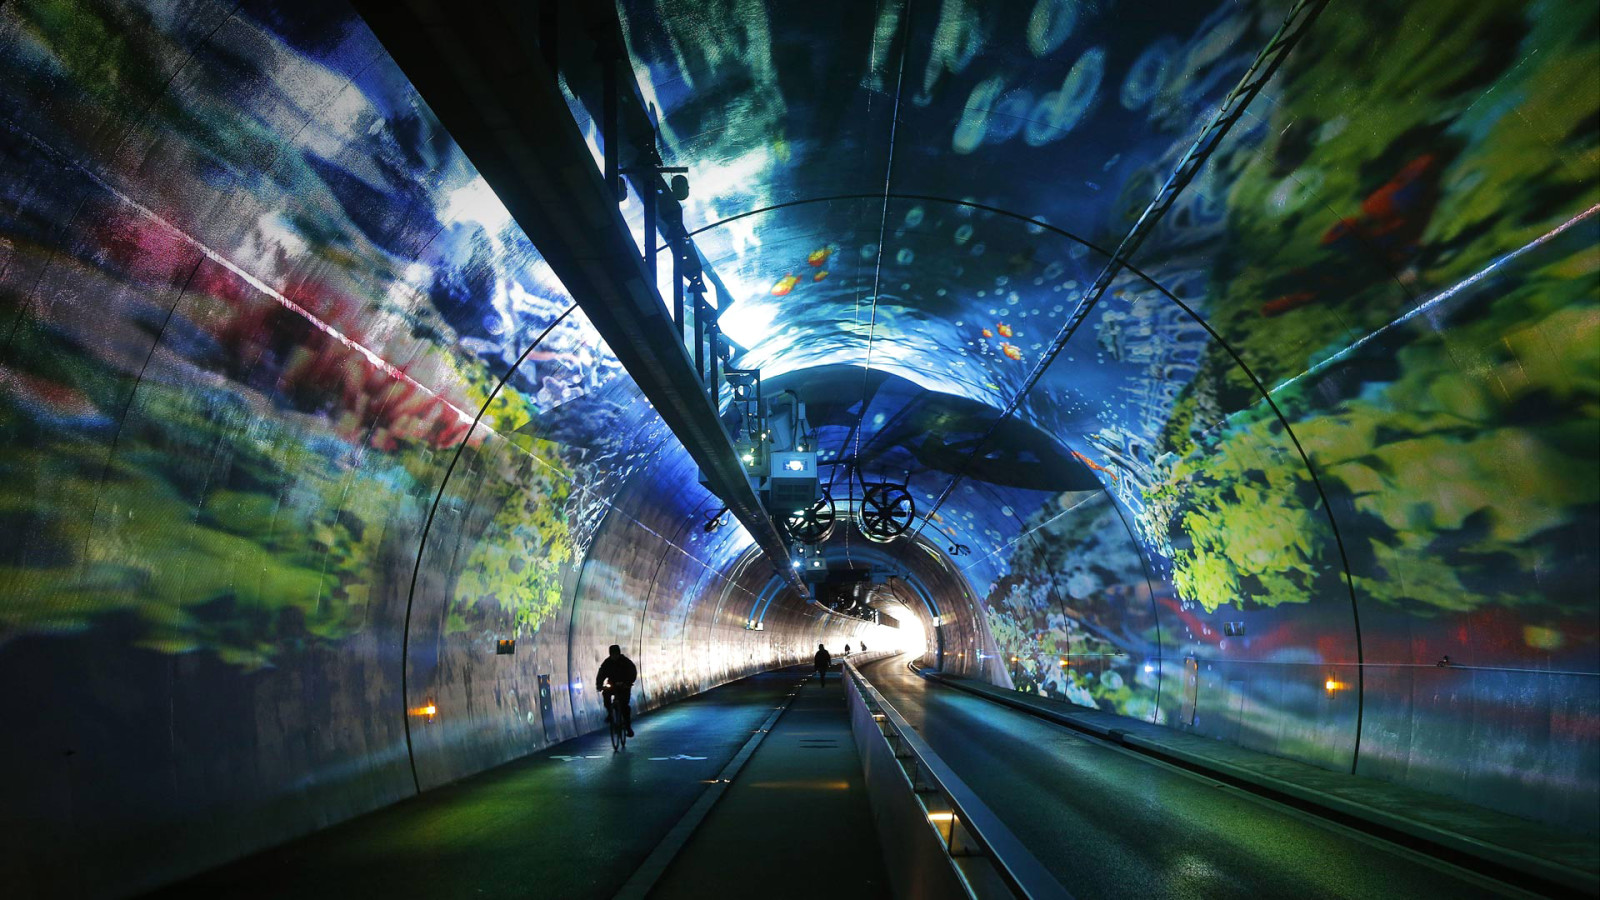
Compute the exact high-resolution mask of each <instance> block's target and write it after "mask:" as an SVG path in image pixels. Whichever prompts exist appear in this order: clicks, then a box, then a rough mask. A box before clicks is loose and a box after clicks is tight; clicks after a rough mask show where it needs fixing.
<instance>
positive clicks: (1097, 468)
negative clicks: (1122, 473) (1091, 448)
mask: <svg viewBox="0 0 1600 900" xmlns="http://www.w3.org/2000/svg"><path fill="white" fill-rule="evenodd" d="M1068 452H1070V453H1071V454H1072V455H1073V456H1076V457H1077V458H1078V462H1081V463H1083V464H1084V465H1086V466H1088V467H1089V468H1091V469H1093V470H1095V471H1096V472H1104V473H1106V474H1107V475H1110V476H1111V480H1112V481H1121V479H1120V478H1118V477H1117V473H1116V472H1113V471H1112V470H1111V469H1110V468H1109V467H1107V466H1102V465H1100V464H1099V463H1097V462H1095V461H1094V460H1092V459H1090V458H1089V457H1087V456H1084V455H1083V454H1082V453H1079V452H1078V451H1076V450H1071V451H1068Z"/></svg>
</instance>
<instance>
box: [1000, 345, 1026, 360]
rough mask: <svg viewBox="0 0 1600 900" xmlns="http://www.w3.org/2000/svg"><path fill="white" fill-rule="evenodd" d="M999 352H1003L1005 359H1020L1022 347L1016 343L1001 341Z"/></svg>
mask: <svg viewBox="0 0 1600 900" xmlns="http://www.w3.org/2000/svg"><path fill="white" fill-rule="evenodd" d="M1000 352H1001V353H1004V354H1005V355H1006V358H1007V359H1016V360H1020V359H1022V348H1021V347H1018V346H1017V345H1016V344H1006V343H1002V344H1001V345H1000Z"/></svg>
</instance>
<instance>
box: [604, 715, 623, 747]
mask: <svg viewBox="0 0 1600 900" xmlns="http://www.w3.org/2000/svg"><path fill="white" fill-rule="evenodd" d="M606 718H608V719H610V720H611V752H612V753H620V752H622V748H624V747H626V746H628V727H627V726H626V725H624V724H622V717H621V716H619V715H617V711H616V710H615V709H613V710H611V711H610V712H608V713H606Z"/></svg>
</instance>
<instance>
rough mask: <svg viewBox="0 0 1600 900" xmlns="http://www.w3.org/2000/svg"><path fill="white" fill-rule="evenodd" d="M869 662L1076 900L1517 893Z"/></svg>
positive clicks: (1458, 899) (873, 677)
mask: <svg viewBox="0 0 1600 900" xmlns="http://www.w3.org/2000/svg"><path fill="white" fill-rule="evenodd" d="M862 672H863V674H864V675H865V676H866V677H867V678H868V680H870V681H871V682H872V684H873V686H874V687H876V688H877V689H878V690H879V691H880V692H881V693H882V694H883V695H884V697H885V698H886V699H888V701H889V702H890V704H891V705H893V706H894V708H895V709H896V710H897V711H898V712H899V713H900V714H901V715H903V716H904V717H905V718H906V720H907V721H909V722H910V723H911V725H912V726H913V727H914V728H915V729H916V730H917V731H918V733H919V734H921V735H922V737H923V738H924V739H925V740H926V741H927V742H928V744H929V745H930V746H931V747H932V748H933V750H934V752H935V753H937V754H938V755H939V756H940V757H941V758H942V759H943V760H944V762H945V763H946V764H948V765H949V766H950V768H951V769H952V770H953V771H954V772H955V773H956V775H957V777H959V778H961V779H962V780H963V781H965V782H966V784H967V786H968V787H970V788H972V789H973V791H975V792H976V793H977V795H978V796H979V797H980V798H982V799H983V801H984V802H985V803H986V804H988V806H989V807H990V809H992V810H993V811H994V812H995V813H996V814H997V815H998V816H999V817H1000V819H1001V820H1002V821H1003V822H1004V823H1005V824H1006V826H1007V827H1008V828H1010V829H1011V830H1012V831H1013V832H1014V833H1015V834H1016V836H1017V838H1018V839H1019V840H1020V841H1022V843H1023V844H1025V845H1026V846H1027V847H1028V849H1029V850H1030V851H1032V852H1033V854H1034V855H1035V856H1036V857H1038V859H1039V861H1040V862H1041V863H1042V864H1044V866H1045V867H1046V868H1048V869H1049V870H1050V871H1051V872H1052V873H1053V874H1054V875H1055V876H1056V878H1057V880H1059V881H1060V882H1061V884H1062V885H1063V886H1064V887H1065V888H1066V889H1067V890H1068V891H1070V892H1071V893H1072V894H1073V895H1074V896H1075V897H1076V898H1078V900H1093V898H1113V897H1115V898H1123V897H1149V898H1156V897H1171V898H1207V900H1213V898H1229V897H1255V898H1259V897H1330V898H1331V897H1449V898H1452V900H1462V898H1467V897H1494V896H1507V893H1506V891H1507V890H1508V889H1507V888H1505V887H1504V886H1501V885H1498V884H1496V883H1493V882H1490V881H1488V880H1486V879H1483V878H1481V877H1479V876H1477V875H1474V874H1472V873H1468V872H1464V871H1462V870H1460V869H1457V868H1455V867H1452V866H1449V865H1446V864H1444V863H1440V862H1438V861H1435V860H1431V859H1428V858H1426V857H1423V856H1421V855H1420V854H1417V853H1414V852H1412V851H1409V850H1406V849H1404V848H1400V847H1396V846H1394V845H1392V844H1388V843H1386V842H1383V841H1381V840H1378V839H1376V838H1372V837H1369V836H1366V835H1362V834H1359V833H1357V832H1354V831H1352V830H1349V829H1346V828H1343V827H1341V826H1338V825H1334V824H1332V823H1327V822H1323V821H1321V820H1318V819H1316V818H1315V817H1313V816H1311V815H1309V814H1306V813H1302V812H1299V811H1297V810H1292V809H1289V808H1287V807H1284V806H1281V805H1278V804H1274V803H1272V802H1270V801H1267V800H1264V799H1261V798H1258V797H1255V796H1253V795H1251V794H1248V793H1246V792H1244V791H1242V790H1239V789H1237V788H1234V787H1232V786H1230V785H1225V784H1222V783H1220V782H1216V781H1212V780H1210V779H1207V778H1204V777H1201V776H1198V775H1195V774H1193V773H1189V772H1184V771H1181V770H1178V769H1175V768H1171V767H1168V766H1165V765H1162V764H1160V763H1157V762H1155V761H1152V760H1149V759H1147V758H1143V757H1140V756H1139V755H1138V754H1135V753H1133V752H1132V751H1128V750H1125V749H1122V748H1119V747H1115V746H1113V745H1111V744H1108V743H1105V742H1103V741H1099V740H1095V739H1093V738H1090V737H1087V736H1084V735H1081V734H1078V733H1077V732H1074V731H1072V730H1071V729H1068V728H1066V727H1064V726H1061V725H1058V724H1055V723H1053V722H1048V721H1045V720H1043V719H1040V718H1037V717H1035V716H1031V715H1028V714H1027V713H1024V712H1021V711H1019V710H1015V709H1011V708H1009V707H1005V706H1001V705H999V704H997V703H994V702H992V701H988V700H985V699H983V698H981V697H977V696H974V695H972V694H968V693H966V692H963V691H959V690H956V689H954V688H950V687H947V686H944V685H940V684H937V683H934V682H929V681H927V680H925V679H923V678H921V677H920V676H918V675H916V674H914V673H912V672H911V671H909V670H908V669H907V668H906V666H905V658H904V657H898V658H891V659H886V660H882V661H879V662H876V663H872V664H869V665H867V666H865V667H864V668H863V670H862ZM1517 895H1518V894H1515V893H1513V894H1511V896H1517Z"/></svg>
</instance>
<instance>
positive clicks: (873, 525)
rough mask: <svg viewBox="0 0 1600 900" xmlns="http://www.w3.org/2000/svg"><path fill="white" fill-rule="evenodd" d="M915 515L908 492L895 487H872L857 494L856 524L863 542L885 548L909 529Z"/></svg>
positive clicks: (884, 485)
mask: <svg viewBox="0 0 1600 900" xmlns="http://www.w3.org/2000/svg"><path fill="white" fill-rule="evenodd" d="M915 515H916V503H915V502H914V501H913V500H912V499H911V492H910V491H908V490H906V489H905V488H903V487H901V486H900V485H898V484H874V485H871V486H870V487H868V488H867V489H866V490H865V491H864V492H862V494H861V511H860V513H859V519H858V522H857V524H859V525H860V527H861V534H862V536H863V537H865V538H866V539H867V540H869V541H873V542H875V543H879V544H887V543H888V542H890V541H892V540H894V539H895V538H897V537H899V536H900V535H902V534H905V533H906V531H907V530H908V529H910V528H911V520H912V518H913V517H914V516H915Z"/></svg>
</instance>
